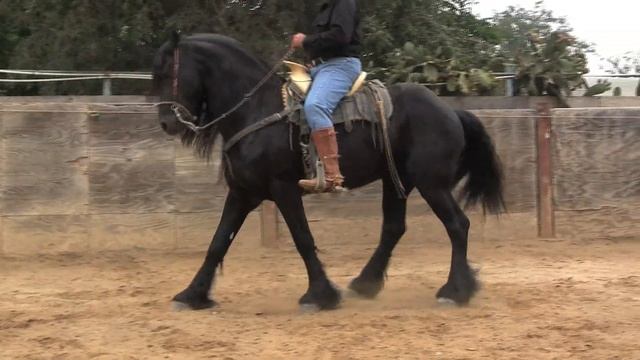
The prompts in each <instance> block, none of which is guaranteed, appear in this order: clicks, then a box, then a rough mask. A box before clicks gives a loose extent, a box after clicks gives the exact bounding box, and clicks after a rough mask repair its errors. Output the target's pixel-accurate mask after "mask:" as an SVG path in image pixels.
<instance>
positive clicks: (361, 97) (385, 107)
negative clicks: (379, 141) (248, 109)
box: [282, 61, 393, 134]
mask: <svg viewBox="0 0 640 360" xmlns="http://www.w3.org/2000/svg"><path fill="white" fill-rule="evenodd" d="M285 65H287V66H288V67H289V69H290V73H289V77H288V80H287V82H286V83H285V85H284V86H283V89H282V96H283V102H284V105H285V107H290V108H293V107H294V106H295V105H297V104H300V103H301V102H304V98H305V97H306V94H307V92H308V90H309V89H310V87H311V84H312V80H311V76H310V75H309V72H308V70H307V68H306V67H305V66H304V65H300V64H297V63H293V62H288V61H286V62H285ZM366 76H367V73H365V72H363V73H361V74H360V76H359V77H358V79H357V80H356V81H355V82H354V84H353V86H352V89H351V91H350V92H349V94H347V96H346V97H345V98H343V99H342V100H341V101H340V104H338V107H337V108H336V110H335V111H334V112H333V116H332V120H333V123H334V124H344V125H345V130H346V131H347V132H351V130H352V129H353V122H354V121H367V122H370V123H374V124H378V123H379V122H380V116H383V117H384V119H385V120H388V119H389V118H390V117H391V114H392V113H393V104H392V102H391V96H390V95H389V92H388V91H387V88H386V87H385V86H384V84H383V83H382V82H380V81H379V80H369V81H366ZM379 102H380V104H378V103H379ZM379 109H382V111H383V114H379ZM289 121H291V122H293V123H294V124H296V125H298V126H300V129H301V134H308V133H309V131H310V129H309V126H308V125H307V121H306V118H305V116H304V111H301V110H300V111H297V112H295V113H294V114H292V115H291V116H289ZM374 128H375V126H374Z"/></svg>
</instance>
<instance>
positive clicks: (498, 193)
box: [456, 110, 506, 214]
mask: <svg viewBox="0 0 640 360" xmlns="http://www.w3.org/2000/svg"><path fill="white" fill-rule="evenodd" d="M456 114H457V115H458V118H459V119H460V122H461V123H462V127H463V128H464V139H465V143H466V146H465V149H464V152H463V153H462V159H461V160H460V167H459V168H458V173H457V181H458V182H459V181H460V180H462V178H464V177H465V176H467V181H466V183H465V184H464V186H463V187H462V191H461V193H460V200H461V201H462V202H463V203H464V206H465V208H467V207H471V206H474V205H476V204H477V203H481V204H482V210H483V212H484V213H486V212H487V211H489V213H491V214H499V213H500V212H503V211H505V210H506V206H505V203H504V197H503V174H502V164H501V163H500V159H499V158H498V154H496V150H495V147H494V146H493V141H492V140H491V137H489V134H488V133H487V131H486V130H485V128H484V126H483V125H482V123H481V122H480V119H478V117H476V116H475V115H474V114H472V113H470V112H469V111H465V110H456Z"/></svg>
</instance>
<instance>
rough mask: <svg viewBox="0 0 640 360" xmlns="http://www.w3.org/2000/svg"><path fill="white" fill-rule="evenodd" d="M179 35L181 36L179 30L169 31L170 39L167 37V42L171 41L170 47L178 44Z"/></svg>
mask: <svg viewBox="0 0 640 360" xmlns="http://www.w3.org/2000/svg"><path fill="white" fill-rule="evenodd" d="M181 37H182V34H181V33H180V30H173V31H172V32H171V39H169V42H170V43H171V47H172V48H175V47H177V46H178V43H179V42H180V38H181Z"/></svg>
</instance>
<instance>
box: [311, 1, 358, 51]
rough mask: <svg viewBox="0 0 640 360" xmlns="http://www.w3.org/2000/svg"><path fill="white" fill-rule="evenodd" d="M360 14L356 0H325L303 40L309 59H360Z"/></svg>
mask: <svg viewBox="0 0 640 360" xmlns="http://www.w3.org/2000/svg"><path fill="white" fill-rule="evenodd" d="M359 27H360V15H359V14H358V5H357V4H356V0H332V1H326V2H325V3H324V4H322V7H321V8H320V14H319V15H318V16H317V17H316V19H315V20H314V21H313V29H312V31H311V33H310V34H309V35H307V37H306V38H305V39H304V43H303V46H304V50H305V51H306V52H307V54H308V55H309V57H310V59H316V58H323V59H325V60H326V59H330V58H334V57H360V38H361V37H360V29H359Z"/></svg>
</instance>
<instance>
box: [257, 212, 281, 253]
mask: <svg viewBox="0 0 640 360" xmlns="http://www.w3.org/2000/svg"><path fill="white" fill-rule="evenodd" d="M260 236H261V239H262V246H265V247H277V246H278V208H277V207H276V204H275V203H274V202H272V201H263V202H262V207H261V211H260Z"/></svg>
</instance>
